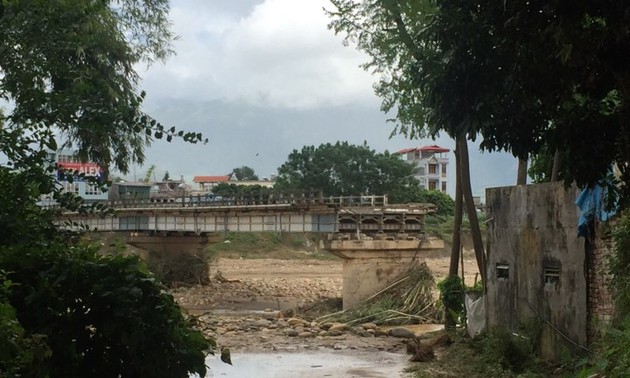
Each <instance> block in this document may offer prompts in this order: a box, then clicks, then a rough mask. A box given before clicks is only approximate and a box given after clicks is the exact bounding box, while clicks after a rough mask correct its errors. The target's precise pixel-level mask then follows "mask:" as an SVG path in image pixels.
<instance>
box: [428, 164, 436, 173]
mask: <svg viewBox="0 0 630 378" xmlns="http://www.w3.org/2000/svg"><path fill="white" fill-rule="evenodd" d="M429 174H430V175H436V174H437V164H429Z"/></svg>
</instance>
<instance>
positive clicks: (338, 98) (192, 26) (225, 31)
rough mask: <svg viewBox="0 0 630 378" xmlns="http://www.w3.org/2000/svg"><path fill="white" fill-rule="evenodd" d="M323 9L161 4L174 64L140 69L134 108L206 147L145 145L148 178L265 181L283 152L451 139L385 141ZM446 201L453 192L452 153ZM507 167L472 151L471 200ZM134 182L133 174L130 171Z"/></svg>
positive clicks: (355, 68) (290, 1) (290, 4)
mask: <svg viewBox="0 0 630 378" xmlns="http://www.w3.org/2000/svg"><path fill="white" fill-rule="evenodd" d="M323 7H327V8H330V5H329V3H328V2H327V1H324V0H300V1H296V0H266V1H256V0H238V1H233V0H213V1H207V0H197V1H192V0H178V1H173V2H172V11H171V19H172V22H173V30H174V32H175V33H176V34H178V35H179V37H180V38H179V39H178V40H177V41H176V42H175V43H174V49H175V51H176V54H177V55H176V56H174V57H172V58H171V59H170V60H169V61H168V62H167V63H166V64H156V65H154V66H152V67H150V68H149V69H148V70H141V71H140V73H141V76H142V78H143V81H142V83H141V87H142V89H145V90H146V91H147V93H148V95H147V99H146V102H145V111H147V113H149V114H151V115H152V116H153V117H155V118H156V119H158V120H159V121H160V122H161V123H163V124H165V125H169V126H170V125H174V126H177V127H178V128H181V129H184V130H190V131H201V132H202V133H204V135H205V136H207V137H208V138H209V139H210V141H209V143H208V144H207V145H204V146H202V145H188V144H186V143H183V142H181V141H180V142H173V143H166V142H161V141H156V142H155V143H154V144H153V146H152V147H151V148H149V149H148V151H147V161H146V163H145V165H144V167H138V168H136V169H135V171H136V172H135V173H136V175H137V177H138V178H140V177H142V176H144V172H145V171H146V169H147V167H148V166H149V165H151V164H155V165H156V166H157V176H159V177H158V179H161V176H162V175H163V174H164V172H165V171H168V172H169V173H170V176H171V177H172V178H175V177H179V176H180V175H183V176H184V177H185V179H186V180H188V181H191V180H192V177H193V176H195V175H223V174H228V173H230V172H231V170H232V169H233V168H236V167H240V166H243V165H247V166H250V167H252V168H254V170H255V171H256V173H257V174H258V175H259V176H261V177H269V176H270V175H271V174H274V173H276V171H277V168H278V167H279V166H280V165H281V164H282V163H284V162H285V161H286V159H287V156H288V155H289V153H290V152H291V151H292V150H293V149H301V148H302V146H304V145H315V146H318V145H320V144H321V143H326V142H331V143H334V142H336V141H348V142H350V143H354V144H361V143H363V141H366V142H367V143H368V145H369V146H370V147H371V148H373V149H375V150H376V151H378V152H382V151H384V150H389V151H390V152H393V151H397V150H400V149H402V148H408V147H414V146H421V145H427V144H438V145H440V146H442V147H446V148H450V149H453V147H454V142H453V141H451V140H450V139H449V138H446V137H441V138H438V140H436V141H435V142H434V141H432V140H407V139H405V138H403V137H400V136H398V137H394V138H390V137H389V136H390V133H391V130H392V128H393V125H392V124H391V123H387V122H386V119H387V118H388V116H387V115H386V114H383V113H382V112H381V111H380V102H381V101H380V99H379V98H378V97H376V96H375V95H374V93H373V89H372V84H373V83H374V82H375V81H376V78H375V77H372V76H371V75H370V74H368V73H367V72H365V71H363V69H361V68H360V67H359V65H360V64H361V63H362V62H365V61H366V60H367V57H365V56H364V55H362V54H360V53H358V52H357V51H356V50H355V48H354V47H352V46H350V47H345V46H343V45H342V43H341V37H339V36H335V35H334V34H333V33H332V32H331V31H330V30H328V29H327V27H326V26H327V24H328V20H327V18H326V16H325V14H324V13H323V11H322V8H323ZM450 160H451V162H452V163H453V164H452V165H451V167H450V168H451V169H450V172H449V176H450V177H449V183H448V185H449V186H448V191H449V193H451V194H452V193H453V192H454V180H453V173H454V160H455V159H454V156H453V155H452V153H451V154H450ZM516 167H517V164H516V160H515V159H514V158H513V157H512V156H511V155H508V154H498V153H493V154H488V153H484V154H482V153H480V152H478V150H477V148H476V146H474V145H472V146H471V173H472V179H473V192H474V194H475V195H483V194H484V189H485V188H486V187H493V186H503V185H512V184H514V183H515V181H516ZM132 176H133V174H132Z"/></svg>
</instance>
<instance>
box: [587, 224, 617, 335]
mask: <svg viewBox="0 0 630 378" xmlns="http://www.w3.org/2000/svg"><path fill="white" fill-rule="evenodd" d="M611 226H612V222H609V223H608V224H606V225H597V226H596V227H595V232H594V234H595V235H593V236H591V237H590V240H588V243H586V259H587V260H586V273H587V280H588V293H587V294H588V300H587V306H588V311H589V314H588V324H587V327H588V329H587V336H588V341H589V343H591V342H593V341H594V340H595V339H596V338H597V337H598V335H599V329H600V328H601V327H602V326H603V325H606V324H608V323H610V321H611V320H612V317H613V314H614V306H613V298H612V293H611V290H610V285H609V284H610V281H611V277H612V276H611V275H610V274H609V273H608V259H609V257H610V255H611V254H612V248H613V243H612V237H611V235H610V229H611Z"/></svg>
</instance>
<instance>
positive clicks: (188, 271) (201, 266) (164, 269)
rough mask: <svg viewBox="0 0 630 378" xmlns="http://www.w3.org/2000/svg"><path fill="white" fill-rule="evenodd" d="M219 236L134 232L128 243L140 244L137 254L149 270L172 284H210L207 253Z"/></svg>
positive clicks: (137, 246) (126, 240)
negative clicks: (210, 244) (164, 234)
mask: <svg viewBox="0 0 630 378" xmlns="http://www.w3.org/2000/svg"><path fill="white" fill-rule="evenodd" d="M215 239H218V236H214V235H211V236H183V235H169V236H158V235H143V234H134V233H132V234H130V235H127V236H126V237H125V242H126V243H127V244H129V245H132V246H134V247H136V248H137V249H136V254H137V255H138V256H140V258H141V259H142V260H144V261H145V262H146V264H147V266H148V267H149V270H150V271H151V272H153V273H154V274H155V275H156V276H158V277H159V278H160V279H161V280H162V281H163V282H166V283H168V284H177V283H186V284H207V283H208V282H209V281H210V273H209V265H208V258H207V256H206V254H205V252H204V249H205V247H206V246H207V245H208V243H209V242H212V241H214V240H215Z"/></svg>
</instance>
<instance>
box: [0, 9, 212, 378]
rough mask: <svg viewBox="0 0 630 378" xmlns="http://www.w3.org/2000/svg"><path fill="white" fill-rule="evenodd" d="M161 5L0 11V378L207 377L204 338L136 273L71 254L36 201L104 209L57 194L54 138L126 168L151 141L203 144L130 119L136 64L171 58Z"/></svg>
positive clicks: (141, 271)
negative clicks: (49, 197) (1, 106)
mask: <svg viewBox="0 0 630 378" xmlns="http://www.w3.org/2000/svg"><path fill="white" fill-rule="evenodd" d="M168 4H169V2H168V1H167V0H149V1H139V0H121V1H116V2H109V1H85V0H76V1H45V0H24V1H22V0H7V1H1V2H0V99H1V100H2V101H4V102H6V103H10V104H11V107H9V108H7V109H8V110H6V111H5V112H0V155H2V156H3V161H6V162H7V163H6V164H3V165H2V166H1V167H0V190H1V191H2V194H3V195H2V196H0V227H2V233H1V234H0V270H1V271H3V272H7V273H6V276H4V274H3V275H2V277H0V282H1V283H2V284H8V283H10V285H9V286H8V287H5V290H0V333H2V335H0V336H2V337H1V339H0V344H2V345H0V346H1V347H2V348H0V375H7V376H28V377H48V376H74V377H77V376H85V377H125V376H155V377H160V376H164V377H171V376H173V377H177V376H179V377H188V376H189V373H193V372H197V373H199V374H200V375H202V376H203V375H204V374H205V371H206V370H205V369H206V368H205V364H204V358H205V356H204V351H205V349H207V348H209V347H210V346H211V340H206V339H205V338H204V337H203V335H202V334H201V333H199V332H198V331H194V330H193V328H192V324H191V323H190V321H188V320H186V319H185V318H184V316H183V315H182V313H181V310H180V308H179V307H178V306H177V305H176V304H175V303H174V301H173V298H172V297H170V296H169V295H168V294H167V293H166V292H165V291H164V287H163V286H162V285H161V284H160V283H158V282H157V281H156V280H155V279H154V278H153V276H152V275H150V274H149V273H148V272H147V271H146V268H145V267H144V266H143V265H142V264H140V263H139V262H138V260H137V259H134V258H123V257H121V256H115V257H109V258H108V257H100V256H98V255H97V254H96V251H95V250H94V249H93V248H89V247H85V246H81V245H78V244H77V239H78V236H77V235H76V234H72V233H68V232H65V231H64V230H63V229H62V228H57V227H56V226H55V224H54V223H53V221H52V219H53V215H55V214H53V213H51V212H48V211H44V210H42V209H40V208H39V207H37V205H36V201H37V199H38V198H39V196H41V195H43V194H49V193H53V194H54V198H55V199H56V200H57V201H59V202H60V203H61V204H62V205H63V206H64V208H65V209H66V210H72V211H81V212H83V211H94V212H98V213H103V212H106V211H107V209H105V208H104V206H103V205H102V204H94V205H88V204H86V203H85V202H84V201H83V200H82V199H81V198H78V197H76V196H74V195H72V194H69V193H61V191H60V190H59V189H58V188H57V187H56V182H55V178H54V176H53V175H52V173H53V172H54V169H55V167H54V164H53V162H52V161H50V158H49V156H48V151H49V150H52V151H57V150H58V149H59V148H60V146H61V145H62V143H63V147H64V148H65V147H68V148H77V150H78V157H79V159H80V160H82V161H87V160H91V161H93V162H95V163H98V164H99V165H100V166H101V167H103V168H105V169H106V170H109V168H112V167H113V168H116V169H118V170H119V171H121V172H126V171H127V170H128V168H129V166H130V164H131V163H133V162H137V163H141V162H142V161H143V159H144V147H145V146H146V145H147V144H148V143H149V142H150V141H151V140H153V139H154V138H155V139H162V138H164V139H166V140H167V141H169V142H170V141H171V140H172V139H173V138H174V137H181V138H182V139H183V140H184V141H188V142H191V143H196V142H203V138H202V135H201V134H200V133H195V132H185V131H182V130H179V131H178V130H176V129H175V127H170V128H167V127H165V126H163V125H161V124H160V123H158V122H157V121H156V120H154V119H152V118H151V117H149V116H147V115H146V114H144V113H143V112H142V111H141V105H142V102H143V99H144V97H145V94H144V93H137V91H136V85H137V82H138V75H137V74H136V72H135V68H134V67H136V66H137V64H139V63H142V62H145V63H150V62H153V61H155V60H162V59H164V58H166V57H167V56H168V55H169V54H170V42H171V40H172V39H173V35H172V34H171V32H170V31H169V30H168V23H169V21H168V19H167V13H168V9H169V5H168ZM61 138H64V140H59V143H58V139H61ZM67 180H68V181H69V182H71V181H72V180H73V175H72V174H68V176H67ZM99 184H103V183H102V182H101V183H99ZM5 341H8V343H9V345H5V344H3V343H4V342H5Z"/></svg>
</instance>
